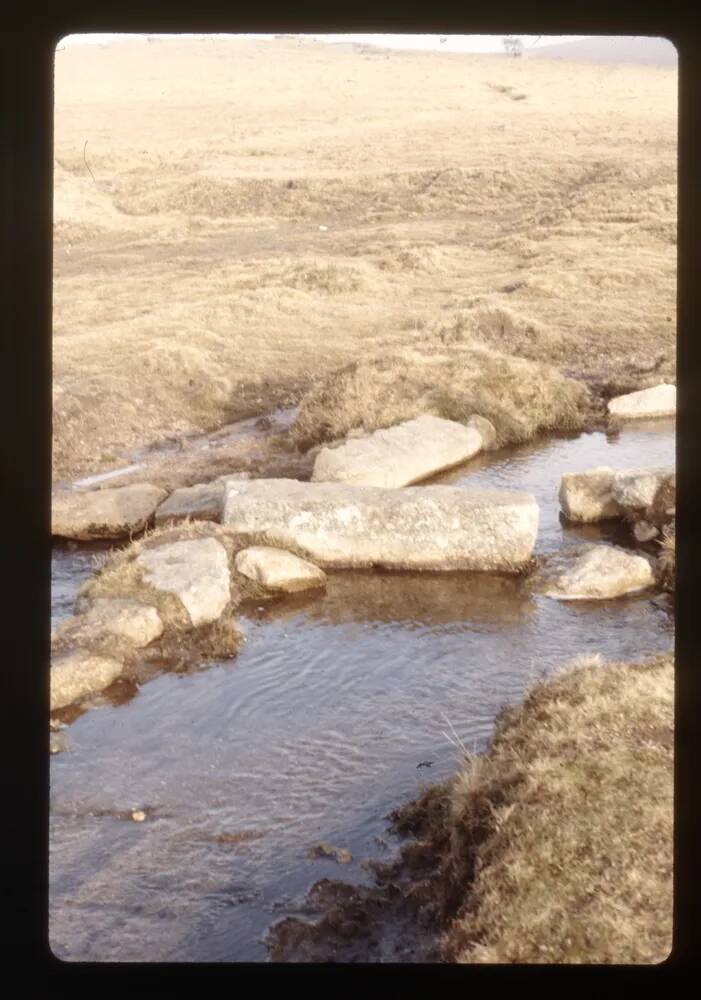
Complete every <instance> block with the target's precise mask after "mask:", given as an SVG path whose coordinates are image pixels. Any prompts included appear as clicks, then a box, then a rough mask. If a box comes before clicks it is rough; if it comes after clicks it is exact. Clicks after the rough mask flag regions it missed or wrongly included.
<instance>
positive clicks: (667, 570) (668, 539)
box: [657, 522, 677, 590]
mask: <svg viewBox="0 0 701 1000" xmlns="http://www.w3.org/2000/svg"><path fill="white" fill-rule="evenodd" d="M676 544H677V538H676V526H675V522H672V523H671V524H669V525H667V526H666V527H665V528H663V530H662V538H661V539H660V549H661V552H660V556H659V559H658V561H657V564H658V574H659V579H660V583H661V584H662V586H663V587H664V588H665V590H674V589H675V582H674V581H675V575H676V562H677V560H676Z"/></svg>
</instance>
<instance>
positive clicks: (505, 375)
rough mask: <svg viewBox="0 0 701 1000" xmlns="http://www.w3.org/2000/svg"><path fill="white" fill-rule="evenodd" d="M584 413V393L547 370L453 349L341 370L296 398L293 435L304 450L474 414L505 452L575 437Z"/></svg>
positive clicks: (476, 349) (482, 351) (478, 349)
mask: <svg viewBox="0 0 701 1000" xmlns="http://www.w3.org/2000/svg"><path fill="white" fill-rule="evenodd" d="M590 407H591V402H590V398H589V395H588V392H587V390H586V388H585V387H584V386H583V385H582V384H581V383H578V382H575V381H574V380H572V379H568V378H566V377H565V376H563V375H561V374H560V372H558V371H557V370H556V369H555V368H553V367H551V366H550V365H545V364H539V363H536V362H533V361H528V360H526V359H525V358H516V357H513V356H509V355H505V354H500V353H498V352H496V351H492V350H490V349H488V348H486V347H483V346H476V345H465V344H453V345H450V346H448V345H444V346H442V347H441V348H440V349H435V348H434V349H433V350H432V351H429V350H427V349H426V348H424V349H423V350H417V349H414V350H412V351H407V352H406V353H405V354H403V355H401V356H399V355H394V356H390V357H383V358H373V359H368V360H364V361H356V362H353V363H352V364H350V365H347V366H346V367H344V368H341V369H340V370H338V371H336V372H334V373H333V374H331V375H330V376H329V377H328V378H326V379H325V380H324V381H322V382H321V383H320V384H319V385H318V386H317V387H316V388H314V389H312V390H311V391H310V392H309V393H307V395H306V396H304V397H303V399H302V402H301V404H300V408H299V413H298V415H297V418H296V420H295V423H294V425H293V428H292V433H293V436H294V438H295V440H296V441H297V442H298V444H299V445H300V446H302V447H309V446H311V445H314V444H318V443H319V442H321V441H329V440H333V439H335V438H339V437H344V436H345V435H346V434H347V433H348V432H349V431H350V430H351V429H353V428H357V427H362V428H364V429H365V430H367V431H371V430H375V429H377V428H379V427H389V426H391V425H392V424H396V423H398V422H400V421H402V420H409V419H411V418H412V417H417V416H419V415H420V414H422V413H431V414H434V415H435V416H439V417H446V418H448V419H450V420H458V421H465V420H467V419H468V418H469V417H470V416H471V415H472V414H473V413H478V414H480V415H481V416H483V417H486V418H487V419H488V420H491V421H492V423H493V424H494V426H495V427H496V430H497V436H498V444H499V445H506V444H516V443H520V442H523V441H527V440H529V439H530V438H532V437H535V436H536V435H537V434H539V433H541V432H544V431H575V430H578V429H581V427H582V426H583V425H584V423H585V422H586V419H587V417H588V416H589V415H590V412H591V411H590Z"/></svg>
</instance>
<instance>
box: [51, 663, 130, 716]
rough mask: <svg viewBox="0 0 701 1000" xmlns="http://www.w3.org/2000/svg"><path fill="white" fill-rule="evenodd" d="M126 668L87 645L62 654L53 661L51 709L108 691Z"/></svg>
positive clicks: (63, 706)
mask: <svg viewBox="0 0 701 1000" xmlns="http://www.w3.org/2000/svg"><path fill="white" fill-rule="evenodd" d="M122 670H123V667H122V664H121V663H119V661H118V660H115V659H113V658H112V657H109V656H98V655H96V654H95V653H91V652H90V651H89V650H85V649H79V650H75V651H74V652H70V653H67V654H66V655H64V656H60V657H58V658H57V659H56V660H55V661H54V662H53V663H52V665H51V673H50V684H51V698H50V705H51V711H52V712H53V711H55V710H56V709H58V708H65V706H66V705H72V704H73V702H75V701H78V699H79V698H84V697H85V696H86V695H90V694H97V693H98V692H100V691H104V690H105V688H108V687H109V686H110V684H113V683H114V682H115V681H116V680H117V678H118V677H119V676H120V675H121V673H122Z"/></svg>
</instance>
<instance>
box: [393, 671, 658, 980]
mask: <svg viewBox="0 0 701 1000" xmlns="http://www.w3.org/2000/svg"><path fill="white" fill-rule="evenodd" d="M673 686H674V683H673V661H672V656H671V654H667V655H661V656H657V657H655V658H653V659H652V660H650V661H647V662H645V663H639V664H628V663H615V664H602V663H601V662H600V661H599V660H598V658H593V659H591V660H589V661H588V662H586V661H585V662H580V663H578V664H576V665H574V667H573V668H572V669H570V670H566V671H562V672H560V673H559V674H557V675H555V677H553V678H552V679H550V680H548V681H544V682H541V683H539V684H538V685H536V686H535V687H534V688H533V689H532V690H531V691H530V693H529V694H528V696H527V697H526V699H525V701H524V703H523V705H522V706H521V707H520V708H518V709H513V708H512V709H507V710H505V711H503V712H502V714H501V716H500V718H499V720H498V723H497V729H496V734H495V737H494V740H493V743H492V746H491V748H490V750H489V751H488V753H487V754H486V755H485V756H484V757H474V758H470V759H468V760H466V761H465V762H464V764H463V765H462V766H461V768H460V769H459V771H458V773H457V774H456V776H455V777H454V779H452V780H451V781H448V782H445V783H443V784H441V785H436V786H434V787H433V788H430V789H428V790H427V791H426V792H425V793H424V794H423V795H422V796H421V797H420V798H419V799H418V800H417V801H415V802H413V803H411V804H410V805H409V806H408V807H405V808H404V809H403V810H401V811H400V812H399V813H398V814H397V816H396V817H395V819H396V826H397V829H398V831H399V832H404V833H410V834H412V835H413V836H414V837H415V838H417V839H416V840H415V841H414V842H413V844H410V845H409V846H408V848H406V849H405V855H407V860H408V861H409V863H411V862H412V859H413V858H416V857H419V858H420V859H421V861H422V864H423V867H424V870H425V872H424V877H423V880H422V881H420V882H419V883H418V884H417V885H416V886H415V887H414V894H415V895H416V897H417V898H419V899H422V900H424V904H423V908H424V913H425V914H426V915H428V916H430V917H431V918H432V919H433V920H434V921H437V922H438V923H439V924H442V926H443V927H444V928H445V933H444V935H443V940H442V954H443V958H444V959H446V960H448V961H455V962H461V963H499V964H502V963H587V962H591V963H595V964H606V963H620V964H628V963H656V962H660V961H662V960H664V959H665V958H666V957H667V955H668V954H669V951H670V948H671V940H672V823H673V808H672V788H673V784H672V777H673ZM427 859H432V864H427Z"/></svg>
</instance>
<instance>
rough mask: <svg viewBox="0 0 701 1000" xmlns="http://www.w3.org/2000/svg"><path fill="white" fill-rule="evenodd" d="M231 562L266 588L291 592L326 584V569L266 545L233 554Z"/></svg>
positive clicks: (243, 573) (244, 574)
mask: <svg viewBox="0 0 701 1000" xmlns="http://www.w3.org/2000/svg"><path fill="white" fill-rule="evenodd" d="M234 566H235V567H236V569H237V571H238V572H239V573H241V574H242V575H243V576H245V577H247V578H248V579H249V580H254V581H255V582H256V583H260V584H262V585H263V586H264V587H267V588H268V589H269V590H283V591H285V592H286V593H289V594H292V593H295V592H296V591H299V590H310V589H312V588H314V587H324V586H325V585H326V573H324V571H323V570H321V569H319V567H318V566H315V565H314V564H313V563H310V562H307V561H306V559H300V558H299V557H298V556H295V555H292V553H291V552H285V550H284V549H274V548H272V547H270V546H268V545H253V546H251V547H250V548H247V549H243V550H242V551H241V552H239V553H238V554H237V555H236V559H235V560H234Z"/></svg>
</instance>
